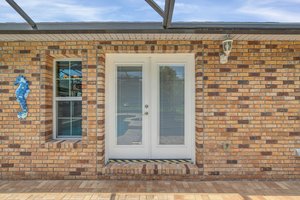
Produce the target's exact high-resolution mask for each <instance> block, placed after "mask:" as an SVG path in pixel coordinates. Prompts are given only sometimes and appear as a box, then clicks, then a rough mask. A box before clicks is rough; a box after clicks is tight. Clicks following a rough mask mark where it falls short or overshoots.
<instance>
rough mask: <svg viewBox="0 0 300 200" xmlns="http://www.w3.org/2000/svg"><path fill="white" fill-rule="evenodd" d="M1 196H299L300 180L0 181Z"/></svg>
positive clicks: (234, 199)
mask: <svg viewBox="0 0 300 200" xmlns="http://www.w3.org/2000/svg"><path fill="white" fill-rule="evenodd" d="M0 199H1V200H15V199H26V200H32V199H35V200H46V199H47V200H50V199H55V200H60V199H63V200H75V199H76V200H96V199H101V200H151V199H153V200H154V199H155V200H173V199H174V200H185V199H186V200H300V181H211V182H208V181H202V182H195V181H81V180H49V181H48V180H37V181H27V180H23V181H0Z"/></svg>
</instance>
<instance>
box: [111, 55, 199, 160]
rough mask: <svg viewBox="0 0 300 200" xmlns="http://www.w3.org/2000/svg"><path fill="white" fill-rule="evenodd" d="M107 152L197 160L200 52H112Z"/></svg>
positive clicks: (128, 156)
mask: <svg viewBox="0 0 300 200" xmlns="http://www.w3.org/2000/svg"><path fill="white" fill-rule="evenodd" d="M106 60H107V62H106V93H105V94H106V116H105V120H106V126H105V129H106V131H105V134H106V140H107V141H106V150H107V153H108V155H107V156H108V157H109V158H114V159H191V158H193V144H194V123H195V122H194V114H195V113H194V84H195V82H194V76H195V74H194V56H193V55H192V54H107V55H106Z"/></svg>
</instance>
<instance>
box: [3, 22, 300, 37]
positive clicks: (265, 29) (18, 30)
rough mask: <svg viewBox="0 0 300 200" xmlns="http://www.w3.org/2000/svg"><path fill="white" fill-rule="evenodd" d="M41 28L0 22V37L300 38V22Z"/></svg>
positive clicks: (41, 25)
mask: <svg viewBox="0 0 300 200" xmlns="http://www.w3.org/2000/svg"><path fill="white" fill-rule="evenodd" d="M37 27H38V30H34V29H32V27H31V26H30V25H28V24H27V23H0V40H1V41H7V40H11V39H12V37H13V38H16V40H40V39H34V38H39V37H38V36H39V35H41V36H42V38H44V40H55V38H56V37H55V36H64V35H69V36H73V39H76V37H74V36H80V35H82V36H83V38H85V37H86V39H89V37H87V36H93V37H91V38H90V39H101V35H102V36H103V37H104V36H105V35H106V37H105V38H106V40H116V38H114V37H113V35H115V36H116V35H119V36H122V35H123V36H126V37H128V38H127V39H130V36H135V37H132V38H133V39H136V36H143V37H147V38H149V39H152V38H153V37H156V36H158V35H159V36H166V37H169V38H170V39H171V38H173V39H176V38H178V39H182V38H184V36H185V35H186V36H187V37H186V39H189V38H195V39H197V37H198V38H203V37H205V38H207V39H209V38H210V37H209V36H211V37H212V39H213V38H215V39H216V38H218V39H222V38H224V35H226V34H230V36H231V37H233V39H237V38H245V37H246V36H247V37H250V36H255V37H254V38H253V37H252V39H255V38H258V39H259V38H260V39H271V38H273V39H274V40H300V23H272V22H269V23H256V22H255V23H251V22H247V23H245V22H241V23H239V22H236V23H233V22H175V23H172V26H171V27H169V28H168V29H164V28H163V27H162V26H161V23H160V22H73V23H72V22H59V23H52V22H51V23H37ZM50 35H52V37H50ZM45 36H49V37H50V38H52V39H50V38H48V39H47V38H45ZM53 36H54V37H53ZM174 36H177V37H174ZM216 36H217V37H216ZM270 36H272V37H270ZM126 37H125V38H124V39H126ZM234 37H236V38H234ZM247 37H246V38H247ZM22 38H23V39H22ZM26 38H27V39H26ZM30 38H31V39H30ZM250 38H251V37H250ZM56 39H57V40H60V39H59V38H56ZM70 39H72V37H71V38H70ZM117 39H121V40H122V39H123V38H120V37H118V38H117ZM141 39H142V38H141ZM144 39H145V38H144Z"/></svg>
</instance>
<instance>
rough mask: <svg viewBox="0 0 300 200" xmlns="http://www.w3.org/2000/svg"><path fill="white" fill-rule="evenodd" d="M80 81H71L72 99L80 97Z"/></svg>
mask: <svg viewBox="0 0 300 200" xmlns="http://www.w3.org/2000/svg"><path fill="white" fill-rule="evenodd" d="M81 86H82V85H81V80H80V79H72V80H71V96H72V97H81V96H82V87H81Z"/></svg>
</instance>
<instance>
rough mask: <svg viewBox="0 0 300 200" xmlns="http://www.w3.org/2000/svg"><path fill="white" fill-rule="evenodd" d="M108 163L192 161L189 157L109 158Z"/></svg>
mask: <svg viewBox="0 0 300 200" xmlns="http://www.w3.org/2000/svg"><path fill="white" fill-rule="evenodd" d="M109 163H168V164H184V163H193V162H192V160H191V159H109V160H108V162H107V164H109Z"/></svg>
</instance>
